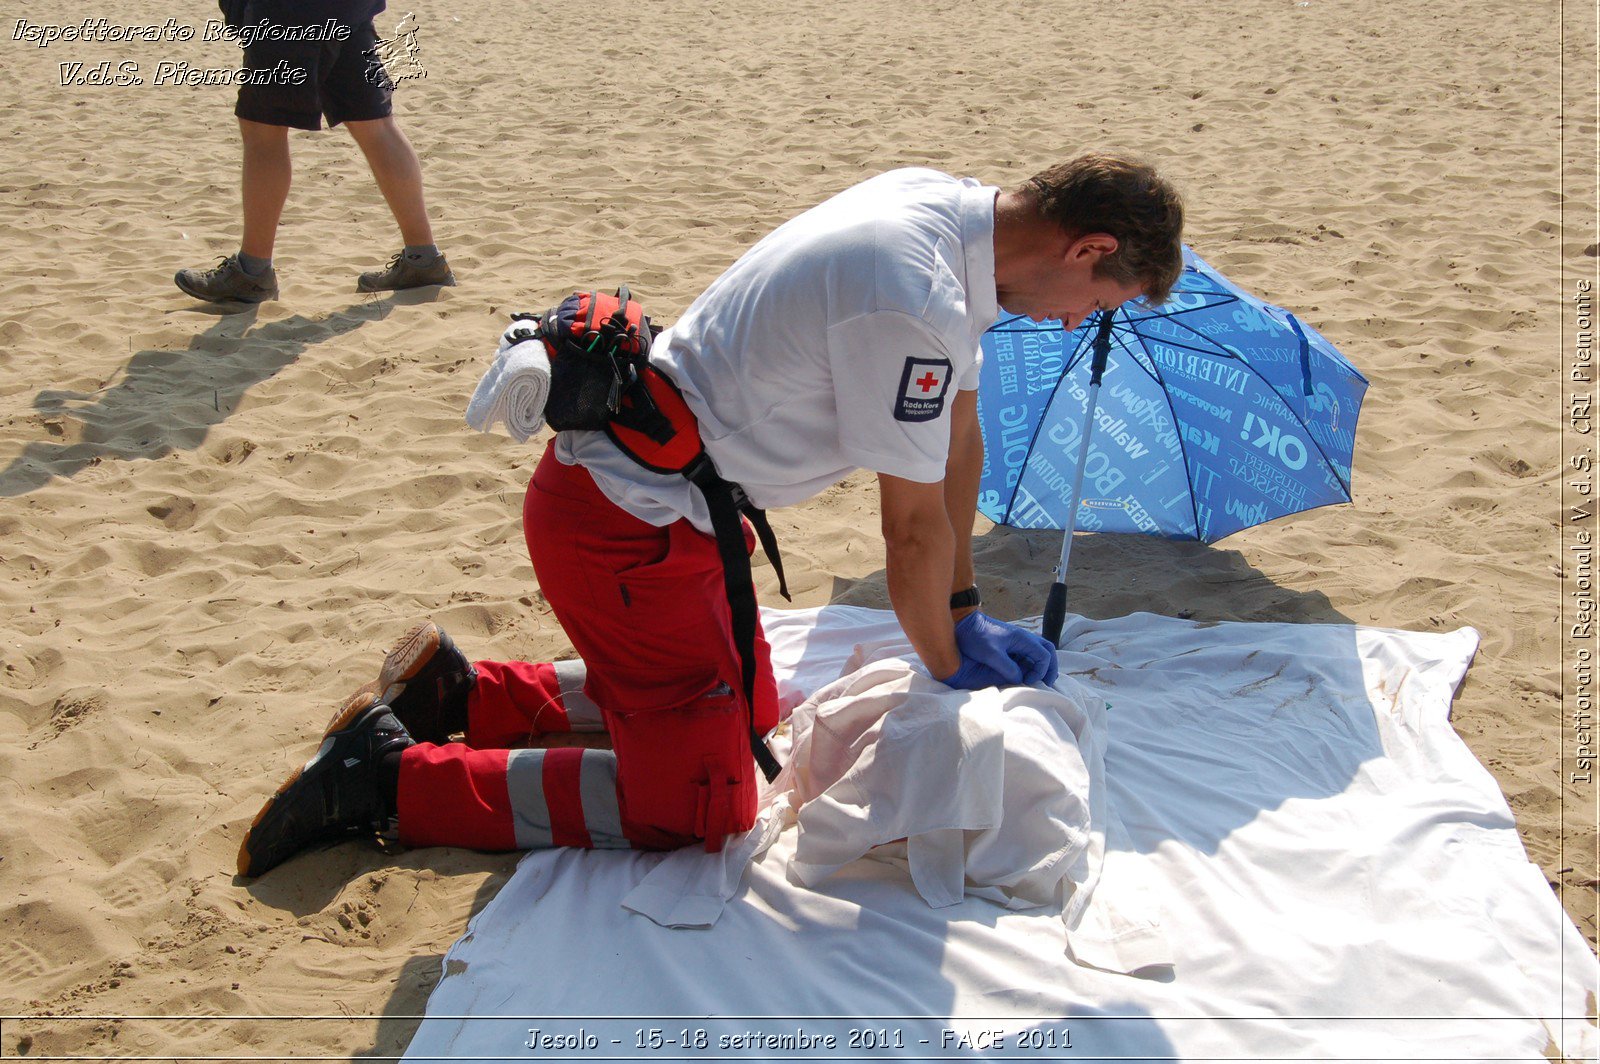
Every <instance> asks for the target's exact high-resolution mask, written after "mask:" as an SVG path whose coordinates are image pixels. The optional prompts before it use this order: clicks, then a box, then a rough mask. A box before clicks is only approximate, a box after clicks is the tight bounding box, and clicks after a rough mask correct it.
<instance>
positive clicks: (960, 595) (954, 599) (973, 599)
mask: <svg viewBox="0 0 1600 1064" xmlns="http://www.w3.org/2000/svg"><path fill="white" fill-rule="evenodd" d="M982 601H983V600H982V599H980V598H979V597H978V587H977V585H976V584H974V585H973V586H972V587H969V588H967V589H966V590H965V591H957V592H956V593H955V594H954V595H951V596H950V608H951V609H953V610H963V609H966V608H967V607H968V606H976V605H977V604H978V603H980V602H982Z"/></svg>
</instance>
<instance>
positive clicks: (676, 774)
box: [610, 681, 756, 852]
mask: <svg viewBox="0 0 1600 1064" xmlns="http://www.w3.org/2000/svg"><path fill="white" fill-rule="evenodd" d="M610 716H611V722H610V723H611V737H612V744H613V748H614V749H615V750H616V754H617V783H618V786H617V790H618V793H619V795H620V796H621V799H622V813H623V827H624V830H625V832H626V833H627V835H628V838H629V839H630V840H631V841H633V842H634V843H635V844H636V845H641V846H646V847H652V848H671V847H677V846H683V845H686V844H688V843H690V842H693V841H696V840H698V839H704V840H706V848H707V849H708V850H710V851H713V852H715V851H716V850H719V849H721V848H722V840H723V838H724V836H726V835H729V834H732V833H734V832H740V831H746V830H748V829H749V828H750V825H752V824H754V823H755V803H756V789H755V779H754V776H753V775H752V773H751V767H750V746H749V735H748V732H747V731H746V729H745V724H744V722H745V714H744V709H743V706H742V705H741V703H740V699H739V696H738V695H737V694H736V693H735V692H734V691H733V689H732V688H731V687H729V686H728V685H727V684H726V683H724V682H720V681H717V682H714V683H713V685H712V686H710V687H709V689H703V691H702V693H701V694H700V695H698V696H697V697H695V698H692V699H689V700H687V701H685V702H681V703H679V704H676V705H668V706H665V707H662V708H659V709H637V710H633V711H631V712H628V711H623V712H616V713H613V714H611V715H610Z"/></svg>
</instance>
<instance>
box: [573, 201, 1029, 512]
mask: <svg viewBox="0 0 1600 1064" xmlns="http://www.w3.org/2000/svg"><path fill="white" fill-rule="evenodd" d="M997 192H998V190H997V189H995V188H994V187H992V186H985V185H982V184H980V183H979V182H978V181H976V180H974V179H972V178H967V179H962V180H958V179H956V178H953V177H950V176H949V175H947V174H942V173H939V172H938V171H935V170H926V169H905V170H894V171H890V172H889V173H886V174H882V175H880V176H878V177H874V178H872V179H870V180H868V181H864V182H862V183H861V184H859V185H856V186H855V187H853V188H850V189H846V190H845V191H844V192H841V193H839V194H838V195H837V196H834V197H833V198H832V199H830V200H827V201H826V202H824V203H822V204H819V205H818V206H816V207H813V208H812V209H811V210H808V211H806V212H805V213H804V214H801V215H800V216H798V217H796V218H793V219H791V220H790V221H788V222H786V223H785V224H783V225H782V226H780V227H778V228H777V229H776V230H774V231H773V232H772V233H770V234H768V235H767V236H766V237H764V238H763V239H762V240H761V241H760V242H759V243H757V244H756V245H755V247H753V248H751V249H750V250H749V251H748V252H746V253H745V254H744V255H743V256H742V257H740V259H739V260H738V261H737V262H735V263H734V264H733V265H732V266H730V267H729V268H728V269H727V271H726V272H725V273H723V275H722V276H721V277H719V278H717V280H716V281H715V282H713V283H712V285H711V287H709V288H707V289H706V290H705V292H704V293H702V294H701V296H700V298H698V299H696V300H695V301H694V303H693V304H692V305H691V306H690V307H689V309H688V310H687V311H686V312H685V313H684V315H683V317H682V318H681V319H680V320H679V321H678V322H677V323H676V324H675V325H674V326H673V327H672V328H671V329H669V330H667V331H666V332H664V333H662V334H661V336H659V337H658V338H657V339H656V342H655V346H654V348H653V350H652V352H651V360H652V361H653V362H655V363H656V365H658V366H660V367H661V368H662V369H664V370H665V371H666V372H667V373H668V374H669V375H670V376H671V377H672V378H673V379H674V380H675V381H676V382H677V383H678V386H679V387H680V388H681V389H682V390H683V393H684V397H685V399H686V400H687V401H688V404H689V408H690V409H691V410H693V411H694V414H695V416H696V417H697V418H698V419H699V421H700V435H701V438H702V439H703V440H704V441H705V446H706V450H707V451H708V452H709V453H710V455H711V458H712V461H713V462H715V463H716V466H717V470H718V472H720V473H721V474H722V476H723V477H724V478H726V479H728V480H731V481H734V482H735V483H738V484H741V485H743V487H744V489H745V491H746V493H747V494H748V495H749V497H750V500H751V502H753V503H754V504H755V505H756V506H759V507H761V508H763V509H769V508H772V507H779V506H792V505H795V504H796V503H800V502H804V501H805V500H806V499H809V498H811V497H812V496H814V495H816V494H817V493H819V492H821V491H822V490H823V489H824V488H826V487H828V486H829V485H831V484H834V483H837V482H838V481H840V480H842V479H843V478H844V477H846V476H848V475H849V474H850V473H852V472H854V471H855V470H856V469H870V470H872V471H874V472H878V473H887V474H889V475H891V476H896V477H901V478H904V479H906V480H913V481H918V482H921V483H933V482H935V481H938V480H941V479H943V477H944V467H945V460H946V458H947V457H948V454H949V446H950V401H951V399H953V398H954V393H955V392H956V391H958V390H960V391H970V390H972V389H975V388H976V387H977V384H978V369H979V364H980V361H981V353H980V348H979V339H980V337H981V336H982V334H983V332H984V330H985V329H987V328H988V327H989V326H990V325H992V324H993V323H994V320H995V318H996V316H997V314H998V312H999V307H998V305H997V304H996V301H995V279H994V203H995V195H996V193H997ZM556 457H557V458H558V459H559V460H560V461H562V462H564V463H566V464H568V465H572V464H575V463H576V464H581V465H583V466H584V467H586V468H587V469H588V470H589V471H590V473H591V474H593V476H594V479H595V483H596V484H597V485H598V486H599V488H600V490H601V491H602V492H604V493H605V495H606V496H607V497H608V498H610V499H611V500H612V501H613V502H615V503H616V504H617V505H619V506H621V507H622V508H623V509H624V510H626V511H628V512H629V513H631V514H633V515H634V516H635V517H638V518H640V519H641V520H644V521H647V522H649V523H650V524H653V525H666V524H670V523H672V522H673V521H675V520H677V519H678V518H680V517H688V518H690V519H691V520H692V521H693V522H694V524H695V525H696V526H697V527H698V528H700V529H701V530H702V531H706V532H709V531H710V529H711V521H710V518H709V515H708V514H707V512H706V508H705V502H704V500H703V499H702V498H701V496H700V493H699V492H698V491H697V490H695V489H694V488H693V487H692V486H691V485H690V484H689V483H688V482H687V481H685V480H684V479H683V478H682V477H679V476H676V475H671V476H667V475H662V474H657V473H651V472H649V471H648V470H646V469H643V468H641V467H640V466H639V465H637V464H636V463H634V462H633V461H632V460H631V459H629V458H628V457H627V456H626V455H624V454H623V453H622V452H621V451H619V450H618V449H617V448H616V445H615V444H613V443H612V442H611V441H610V440H609V439H608V438H607V437H606V436H605V435H604V434H603V433H599V432H563V433H560V434H558V436H557V437H556Z"/></svg>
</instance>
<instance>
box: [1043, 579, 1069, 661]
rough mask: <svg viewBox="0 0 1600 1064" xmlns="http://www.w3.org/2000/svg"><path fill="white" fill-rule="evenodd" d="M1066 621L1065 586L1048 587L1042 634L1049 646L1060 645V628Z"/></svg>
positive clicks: (1061, 584)
mask: <svg viewBox="0 0 1600 1064" xmlns="http://www.w3.org/2000/svg"><path fill="white" fill-rule="evenodd" d="M1066 619H1067V585H1066V584H1063V583H1056V584H1051V585H1050V594H1049V596H1048V597H1047V598H1046V599H1045V600H1044V625H1043V629H1042V631H1043V634H1044V637H1045V638H1046V639H1048V640H1049V641H1050V645H1051V646H1057V647H1058V646H1060V645H1061V626H1062V625H1063V624H1064V623H1065V622H1066Z"/></svg>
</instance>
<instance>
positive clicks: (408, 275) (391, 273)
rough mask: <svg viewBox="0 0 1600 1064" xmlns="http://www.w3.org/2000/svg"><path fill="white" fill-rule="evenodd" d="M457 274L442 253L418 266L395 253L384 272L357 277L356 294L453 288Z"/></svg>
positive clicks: (378, 271) (370, 272)
mask: <svg viewBox="0 0 1600 1064" xmlns="http://www.w3.org/2000/svg"><path fill="white" fill-rule="evenodd" d="M455 283H456V275H455V274H454V273H451V272H450V264H449V263H448V262H446V261H445V257H444V253H443V252H440V253H439V255H438V256H437V257H435V258H434V259H433V261H431V262H426V263H419V262H417V261H415V260H413V259H410V258H407V257H406V253H405V252H404V251H400V252H396V253H395V256H394V258H392V259H390V260H389V265H387V266H385V267H384V268H383V269H381V270H368V271H367V272H366V273H364V274H362V275H361V276H360V277H358V278H356V291H357V292H394V291H398V290H400V289H402V288H421V287H423V286H424V285H430V284H439V285H446V286H450V285H454V284H455Z"/></svg>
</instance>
